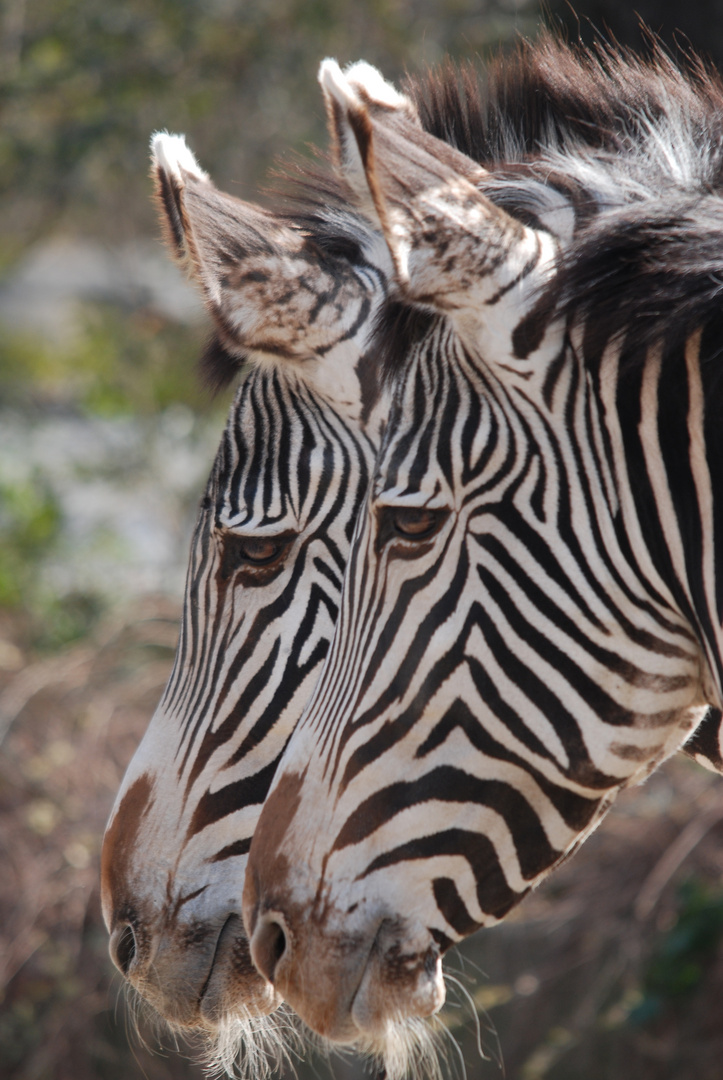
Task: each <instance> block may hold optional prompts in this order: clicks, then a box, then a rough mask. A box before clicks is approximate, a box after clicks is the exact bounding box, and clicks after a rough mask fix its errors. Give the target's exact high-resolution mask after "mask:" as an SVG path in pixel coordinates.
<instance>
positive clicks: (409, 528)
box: [379, 506, 449, 545]
mask: <svg viewBox="0 0 723 1080" xmlns="http://www.w3.org/2000/svg"><path fill="white" fill-rule="evenodd" d="M448 516H449V511H448V510H430V509H429V507H426V506H385V507H382V508H381V510H380V514H379V542H380V543H381V544H382V545H383V544H385V543H388V542H389V541H390V540H395V539H401V540H406V541H407V542H409V543H421V542H422V541H424V540H429V539H431V537H433V536H434V535H435V533H436V532H438V531H439V529H440V528H441V527H442V525H443V523H444V521H445V520H446V519H447V517H448Z"/></svg>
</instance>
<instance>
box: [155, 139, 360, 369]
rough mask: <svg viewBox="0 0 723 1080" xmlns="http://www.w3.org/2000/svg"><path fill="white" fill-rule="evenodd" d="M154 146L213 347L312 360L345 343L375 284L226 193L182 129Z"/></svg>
mask: <svg viewBox="0 0 723 1080" xmlns="http://www.w3.org/2000/svg"><path fill="white" fill-rule="evenodd" d="M151 148H152V156H153V166H152V167H153V175H154V178H155V182H156V191H157V195H158V199H159V203H160V206H161V216H162V219H163V221H164V223H165V229H166V233H167V237H168V239H169V241H170V245H171V247H172V249H173V251H174V253H175V255H176V257H177V258H178V259H179V260H180V261H181V262H184V263H186V264H187V265H188V266H189V268H190V271H191V274H192V276H193V277H194V278H195V280H196V281H197V282H198V283H199V285H200V286H201V288H202V290H203V293H204V295H205V299H206V303H207V306H208V308H209V311H210V313H211V315H212V317H213V319H214V321H215V323H216V328H217V335H218V340H217V341H216V342H214V344H213V347H215V348H216V349H217V350H218V349H220V351H221V352H222V353H224V354H226V355H227V356H228V354H231V356H235V357H237V358H240V359H245V358H247V356H248V354H249V353H250V354H251V358H253V354H254V353H255V354H260V355H261V356H267V357H273V358H276V359H282V360H309V359H318V358H319V357H321V356H324V355H325V354H326V352H328V350H329V349H330V348H331V347H332V346H333V345H334V344H335V343H337V342H338V341H339V340H343V335H344V334H345V333H346V330H347V329H348V325H354V317H355V314H356V315H359V312H360V311H361V310H364V309H365V308H366V307H368V288H367V287H365V285H364V284H363V282H361V281H360V279H359V277H358V276H357V275H355V274H354V273H353V272H352V270H351V268H350V266H349V265H348V263H345V262H343V261H341V260H338V261H335V260H334V259H333V258H330V257H329V256H328V255H326V254H324V253H323V252H322V251H321V250H320V249H319V248H318V247H317V246H316V244H314V242H313V240H311V239H310V238H309V237H308V236H307V235H305V234H304V233H303V232H302V231H301V230H299V229H295V228H293V227H291V226H290V225H288V224H287V223H286V222H285V221H283V220H282V219H281V218H279V217H277V216H276V215H274V214H272V213H271V212H269V211H267V210H264V209H262V208H261V207H259V206H254V205H253V204H252V203H247V202H243V201H242V200H241V199H236V198H234V197H233V196H231V195H226V194H224V193H223V192H221V191H219V190H218V189H217V188H216V187H215V186H214V185H213V183H212V182H211V180H210V179H209V177H208V175H207V174H206V173H205V172H204V171H203V169H201V168H200V166H199V165H198V163H197V162H196V159H195V158H194V156H193V154H192V153H191V151H190V150H189V149H188V147H187V146H186V143H185V141H184V139H183V137H182V136H178V135H168V134H157V135H154V136H153V139H152V142H151ZM347 336H349V335H347ZM212 360H213V358H212Z"/></svg>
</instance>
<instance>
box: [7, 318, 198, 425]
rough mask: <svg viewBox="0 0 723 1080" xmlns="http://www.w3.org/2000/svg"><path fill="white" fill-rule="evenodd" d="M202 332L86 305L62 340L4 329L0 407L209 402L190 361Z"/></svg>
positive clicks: (104, 412) (129, 407)
mask: <svg viewBox="0 0 723 1080" xmlns="http://www.w3.org/2000/svg"><path fill="white" fill-rule="evenodd" d="M203 335H204V330H203V329H202V328H200V327H189V326H185V325H182V324H180V323H176V322H173V321H171V320H170V319H166V318H164V317H163V316H162V315H160V314H158V313H157V312H155V311H152V310H149V309H145V308H138V309H136V310H134V311H127V310H124V309H123V308H121V307H120V306H118V305H114V304H111V303H107V304H101V303H86V304H85V305H84V306H83V314H82V317H81V318H80V320H79V324H78V330H77V333H76V334H74V335H73V337H72V338H71V339H70V340H68V341H67V342H66V343H62V342H57V341H51V340H47V339H45V338H43V337H41V336H39V335H37V334H31V333H28V332H22V331H8V330H6V331H5V332H4V333H3V334H2V335H0V405H3V404H4V405H12V406H14V407H16V408H17V407H27V406H30V405H33V404H35V405H40V406H42V404H43V402H44V401H47V402H53V403H54V404H55V405H56V406H57V405H58V404H63V405H65V406H66V407H67V406H72V407H76V408H79V409H80V410H81V411H84V412H87V413H90V414H94V415H100V416H114V415H121V414H133V415H145V416H148V415H151V414H153V413H158V412H160V411H162V410H163V409H165V408H167V407H168V406H169V405H171V404H174V403H179V404H182V405H188V406H189V407H190V408H192V409H194V411H196V412H203V411H208V409H209V408H212V407H213V403H212V401H211V398H210V395H209V394H207V393H205V392H204V391H203V388H202V387H200V386H199V384H198V379H197V377H196V364H197V360H198V356H199V354H200V352H201V347H202V342H203Z"/></svg>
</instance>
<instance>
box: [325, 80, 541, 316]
mask: <svg viewBox="0 0 723 1080" xmlns="http://www.w3.org/2000/svg"><path fill="white" fill-rule="evenodd" d="M355 70H356V69H351V71H350V72H348V73H347V74H346V75H344V74H342V72H341V71H339V69H338V67H334V68H332V67H331V66H329V62H328V61H327V62H326V65H325V66H324V67H322V74H321V78H322V82H323V85H324V88H325V90H326V92H327V95H328V96H330V97H333V99H334V105H333V110H335V124H336V127H337V128H338V129H343V130H344V132H345V136H344V140H342V138H341V137H338V139H337V141H338V143H339V144H340V145H343V146H344V156H343V158H342V159H341V167H342V168H343V169H344V173H345V176H346V177H347V179H348V180H349V181H350V182H351V183H352V184H353V185H354V186H357V185H358V184H359V183H360V181H359V173H360V171H361V169H363V171H364V178H365V183H366V186H367V192H368V199H370V201H371V202H372V204H373V207H374V214H375V218H376V219H377V220H378V222H379V224H380V226H381V229H382V231H383V233H384V237H385V239H386V241H387V245H388V247H389V250H390V253H391V256H392V260H393V263H394V268H395V271H396V277H397V283H398V285H399V287H400V289H401V291H402V292H403V293H404V294H405V296H406V297H407V298H408V299H409V300H411V301H414V302H415V303H419V304H423V305H425V306H428V307H431V308H433V309H435V310H438V311H442V312H446V313H447V314H448V315H449V316H450V318H452V319H454V318H455V317H456V316H457V315H459V314H461V316H462V317H464V315H465V314H466V313H469V312H470V311H471V310H477V311H478V310H479V305H480V304H484V303H486V302H489V301H490V298H492V297H496V296H498V295H506V293H507V290H508V289H509V288H510V287H511V286H510V283H514V281H515V280H517V279H518V278H519V279H520V280H522V278H523V277H524V278H525V285H526V286H527V285H529V284H532V283H533V281H532V280H527V278H528V277H529V274H530V273H531V271H533V270H534V269H535V268H536V266H537V265H538V261H539V254H540V244H541V237H542V236H546V234H541V233H537V232H536V231H535V230H534V229H531V228H528V227H526V226H524V225H522V223H521V222H519V221H518V220H517V219H516V218H513V217H512V216H511V215H509V214H508V213H506V212H505V211H504V210H502V209H501V208H500V207H498V206H495V204H494V203H492V202H491V201H490V200H489V199H488V198H486V197H485V196H484V195H483V194H482V193H481V191H480V190H479V188H478V186H477V185H478V184H480V183H482V182H484V180H485V178H486V177H487V175H488V174H487V172H486V170H484V169H483V168H481V166H479V165H477V164H476V163H475V162H474V161H472V159H471V158H468V157H466V155H464V154H462V153H460V152H459V151H457V150H455V149H454V148H453V147H451V146H449V145H448V144H447V143H444V142H442V141H441V140H440V139H436V138H435V137H434V136H432V135H429V134H428V133H426V132H424V131H422V130H421V129H420V127H419V126H418V125H417V124H414V123H412V122H410V120H409V118H408V115H407V110H406V107H405V106H404V105H402V106H396V105H395V104H394V103H393V102H391V101H390V102H389V103H388V104H387V105H386V106H385V107H379V106H378V107H376V108H370V107H369V106H368V105H367V100H368V99H369V97H370V96H371V95H372V89H369V90H368V91H365V90H364V87H363V86H362V85H360V81H359V80H360V79H361V78H363V77H364V76H365V70H366V65H364V67H363V68H362V70H361V71H359V72H357V73H356V82H355V83H352V82H351V80H350V76H351V74H352V73H353V72H355ZM371 70H372V71H373V70H374V69H371ZM375 76H376V77H377V78H379V76H378V74H377V73H376V72H375ZM385 85H387V84H385ZM400 97H401V95H400ZM402 101H403V102H404V101H406V99H402ZM330 112H331V110H330ZM352 140H353V141H354V142H355V143H356V152H355V154H354V153H352V151H351V150H350V149H349V148H348V147H349V144H351V142H352ZM549 243H550V242H549V240H547V241H546V247H549ZM532 279H535V275H534V274H532ZM537 280H539V278H538V279H537ZM516 299H517V301H519V297H517V298H516Z"/></svg>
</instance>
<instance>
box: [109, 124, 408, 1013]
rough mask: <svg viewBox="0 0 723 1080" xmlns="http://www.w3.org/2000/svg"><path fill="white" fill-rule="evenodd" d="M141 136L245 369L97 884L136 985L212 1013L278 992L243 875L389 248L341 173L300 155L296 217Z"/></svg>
mask: <svg viewBox="0 0 723 1080" xmlns="http://www.w3.org/2000/svg"><path fill="white" fill-rule="evenodd" d="M153 156H154V166H153V168H154V174H155V179H156V185H157V190H158V194H159V197H160V200H161V205H162V208H163V216H164V218H165V223H166V227H167V231H168V233H169V236H170V239H171V242H172V244H173V246H174V247H175V249H176V251H177V253H178V255H179V256H180V257H182V258H184V259H185V260H187V261H188V262H189V263H190V267H191V270H192V273H193V275H194V277H195V278H196V280H197V281H198V282H199V283H200V285H201V287H202V289H203V291H204V293H205V298H206V301H207V304H208V307H209V309H210V311H211V314H212V316H213V318H214V321H215V324H216V338H215V339H214V341H213V343H212V345H211V346H210V348H209V350H208V351H207V356H206V363H207V365H209V364H210V365H211V368H212V371H211V375H212V377H214V376H215V377H216V378H218V379H221V378H224V377H225V375H226V374H227V372H228V371H230V372H233V371H234V370H235V368H236V367H237V366H238V365H239V364H240V363H241V362H244V361H245V362H247V364H248V365H249V367H250V371H249V373H248V374H247V376H246V378H245V379H244V381H243V382H242V384H241V386H240V388H239V390H238V392H237V395H236V398H235V400H234V402H233V405H232V407H231V410H230V415H229V418H228V423H227V425H226V429H225V432H224V435H223V439H222V441H221V445H220V448H219V451H218V455H217V457H216V461H215V464H214V466H213V470H212V473H211V477H210V480H209V483H208V486H207V489H206V492H205V495H204V497H203V500H202V503H201V508H200V513H199V517H198V521H197V524H196V528H195V532H194V536H193V541H192V546H191V556H190V564H189V569H188V576H187V582H186V593H185V603H184V614H183V622H182V628H181V635H180V640H179V645H178V650H177V654H176V660H175V665H174V668H173V672H172V674H171V677H170V680H169V683H168V686H167V687H166V690H165V692H164V694H163V697H162V700H161V702H160V704H159V706H158V709H157V711H156V713H155V715H154V716H153V719H152V721H151V723H150V726H149V728H148V731H147V733H146V735H145V737H144V739H143V741H142V743H141V745H140V747H139V748H138V750H137V752H136V754H135V757H134V758H133V760H132V762H131V764H130V766H129V768H128V771H127V773H126V776H125V778H124V781H123V784H122V786H121V789H120V792H119V793H118V796H117V800H116V804H115V807H114V809H113V812H112V814H111V817H110V821H109V824H108V827H107V831H106V835H105V840H104V845H103V854H102V900H103V911H104V917H105V920H106V924H107V926H108V928H109V931H110V933H111V946H110V948H111V955H112V957H113V960H114V962H115V963H116V965H117V966H118V967H119V969H120V970H121V971H122V973H123V974H124V975H125V977H126V978H127V980H128V981H129V982H130V983H131V984H132V986H133V987H134V988H136V990H138V991H139V992H140V994H141V995H142V996H143V998H145V999H146V1000H147V1001H148V1002H150V1003H151V1004H152V1005H153V1006H154V1007H155V1008H156V1010H157V1011H158V1012H159V1013H160V1014H161V1015H162V1016H163V1017H164V1018H165V1019H166V1020H168V1021H169V1022H171V1023H173V1024H175V1025H178V1026H180V1027H186V1028H188V1027H194V1028H202V1029H203V1028H206V1029H208V1030H209V1031H211V1032H214V1031H219V1030H220V1029H221V1028H222V1027H223V1025H224V1024H226V1025H227V1026H228V1024H229V1023H232V1021H233V1020H234V1018H239V1017H240V1018H242V1019H243V1017H248V1018H253V1017H256V1016H260V1015H262V1014H266V1013H269V1012H270V1011H271V1010H273V1009H275V1007H276V1006H277V1005H278V1003H279V1000H280V999H279V997H278V994H277V993H276V992H275V991H274V990H273V989H272V988H271V987H270V986H269V985H268V983H266V982H265V981H264V980H262V979H261V978H260V977H259V976H258V974H257V973H256V972H255V970H254V969H253V966H252V964H251V962H250V959H249V956H248V946H247V940H246V938H245V935H244V931H243V927H242V922H241V907H240V903H241V889H242V882H243V876H244V869H245V864H246V859H247V852H248V849H249V844H250V839H251V835H252V833H253V830H254V826H255V824H256V819H257V817H258V814H259V811H260V808H261V804H262V803H263V800H264V798H265V796H266V792H267V789H268V786H269V784H270V782H271V778H272V776H273V773H274V770H275V767H276V763H277V760H278V758H279V755H280V754H281V751H282V749H283V747H284V745H285V743H286V741H287V739H288V737H289V734H290V732H291V730H292V728H293V726H294V724H295V723H296V721H297V719H298V717H299V716H300V714H301V711H302V708H303V705H304V704H305V703H306V701H307V699H308V697H309V695H310V693H311V690H312V687H313V685H314V682H315V679H316V677H317V675H318V672H319V669H320V665H321V662H322V660H323V658H324V656H325V654H326V651H327V648H328V645H329V642H330V639H331V634H332V630H333V626H334V623H335V620H336V615H337V607H338V602H339V594H340V590H341V582H342V575H343V570H344V566H345V563H346V558H347V554H348V549H349V544H350V540H351V534H352V530H353V526H354V522H355V519H356V515H357V511H358V508H359V505H360V503H361V500H362V498H363V495H364V493H365V491H366V487H367V484H368V479H369V473H370V468H371V464H372V463H373V458H374V450H375V446H376V443H377V441H378V436H379V419H380V417H381V415H382V411H383V410H382V406H381V396H380V395H379V394H378V393H377V383H376V375H375V367H374V365H373V364H372V363H371V361H370V360H369V359H368V357H367V355H366V352H365V349H366V346H367V342H368V339H369V336H370V332H371V327H372V324H373V321H374V317H375V313H376V311H377V308H378V307H379V304H380V301H381V299H382V297H383V296H384V293H385V287H386V281H387V273H388V272H389V270H390V269H391V267H390V264H389V257H388V253H387V250H386V247H385V245H384V242H383V239H382V238H381V236H379V235H378V234H375V233H374V232H373V231H372V230H371V229H370V228H369V226H368V225H366V224H365V222H364V220H363V219H362V218H361V217H359V215H358V214H356V213H355V212H354V211H353V210H352V209H351V208H350V205H349V197H350V193H349V192H348V190H346V189H345V187H344V186H343V185H339V184H337V183H336V182H335V181H331V180H328V179H327V180H324V181H322V180H321V179H320V178H316V177H315V176H313V177H312V178H311V179H309V178H308V177H307V179H306V186H307V188H309V187H313V188H315V189H317V190H316V194H315V195H314V196H312V201H311V202H308V203H306V204H304V205H303V207H302V209H301V210H300V211H299V213H298V214H297V215H296V217H295V218H294V219H293V220H288V219H284V218H283V217H281V216H279V215H275V214H272V213H270V212H268V211H266V210H262V209H261V208H259V207H256V206H253V205H251V204H249V203H245V202H241V201H239V200H237V199H234V198H232V197H230V196H228V195H225V194H223V193H221V192H220V191H218V190H217V189H216V188H215V187H214V186H213V184H212V183H211V182H210V180H209V179H208V177H207V176H206V174H205V173H204V172H203V171H202V170H201V169H200V168H199V166H198V165H197V163H196V161H195V159H194V158H193V156H192V155H191V153H190V151H189V150H188V148H187V147H186V145H185V142H184V141H183V139H181V138H178V137H175V136H168V135H160V136H156V137H155V138H154V142H153ZM319 185H322V186H321V188H319ZM250 1030H253V1032H257V1031H258V1030H259V1028H258V1025H257V1024H256V1025H255V1026H253V1025H252V1029H250Z"/></svg>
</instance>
